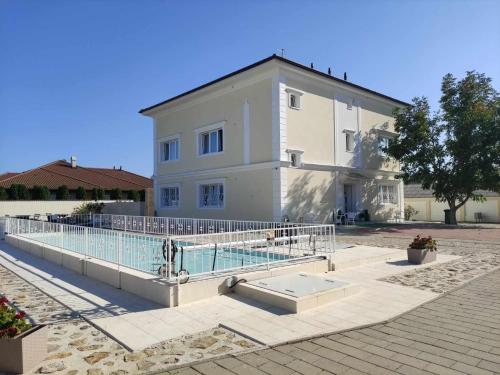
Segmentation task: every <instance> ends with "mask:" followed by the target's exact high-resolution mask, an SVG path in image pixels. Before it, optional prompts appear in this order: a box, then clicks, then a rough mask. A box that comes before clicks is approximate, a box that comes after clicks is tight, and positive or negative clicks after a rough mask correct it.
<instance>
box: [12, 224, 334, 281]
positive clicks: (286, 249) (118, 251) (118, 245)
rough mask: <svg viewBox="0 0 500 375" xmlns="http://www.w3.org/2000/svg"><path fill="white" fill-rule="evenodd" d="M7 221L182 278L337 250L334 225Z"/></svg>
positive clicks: (76, 248) (22, 230)
mask: <svg viewBox="0 0 500 375" xmlns="http://www.w3.org/2000/svg"><path fill="white" fill-rule="evenodd" d="M5 223H6V225H5V228H6V229H5V230H6V232H7V233H9V234H14V235H17V236H19V237H24V238H28V239H30V240H33V241H37V242H40V243H44V244H47V245H50V246H53V247H56V248H59V249H64V250H67V251H71V252H75V253H78V254H81V255H84V256H85V257H89V258H95V259H100V260H104V261H107V262H111V263H113V264H116V265H118V266H119V267H128V268H132V269H136V270H139V271H143V272H148V273H152V274H156V275H159V276H161V277H165V278H167V280H169V281H180V282H185V281H187V280H188V279H189V278H191V279H193V278H204V277H210V276H214V275H220V274H221V273H237V272H241V271H243V270H248V269H249V268H258V269H262V268H264V269H270V268H271V267H276V266H279V265H281V264H283V263H292V262H297V261H303V260H305V259H310V258H313V257H325V256H329V255H331V254H333V253H334V251H335V227H334V226H333V225H309V226H287V227H277V228H271V229H269V228H267V229H260V230H250V231H237V232H224V233H212V234H197V235H171V236H158V235H148V234H139V233H134V232H125V231H123V230H110V229H102V228H96V227H90V226H81V225H75V224H62V223H53V222H45V221H38V220H28V219H18V218H6V219H5Z"/></svg>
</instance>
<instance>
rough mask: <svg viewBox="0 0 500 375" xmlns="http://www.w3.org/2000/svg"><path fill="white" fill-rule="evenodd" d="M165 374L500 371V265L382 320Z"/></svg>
mask: <svg viewBox="0 0 500 375" xmlns="http://www.w3.org/2000/svg"><path fill="white" fill-rule="evenodd" d="M162 374H165V375H166V374H172V375H173V374H184V375H198V374H204V375H212V374H213V375H225V374H228V375H229V374H241V375H244V374H252V375H253V374H262V375H266V374H267V375H274V374H276V375H278V374H283V375H291V374H303V375H310V374H311V375H314V374H322V375H323V374H325V375H326V374H342V375H343V374H346V375H354V374H375V375H376V374H384V375H385V374H404V375H412V374H429V375H430V374H450V375H453V374H456V375H463V374H470V375H472V374H485V375H486V374H500V270H496V271H493V272H491V273H489V274H487V275H486V276H484V277H481V278H478V279H475V280H473V281H472V282H470V283H468V284H465V286H463V287H462V288H460V289H458V290H455V291H452V292H450V293H448V294H444V295H443V296H442V297H440V298H438V299H436V300H434V301H432V302H429V303H426V304H424V305H422V306H421V307H418V308H417V309H415V310H412V311H409V312H407V313H405V314H403V315H402V316H400V317H399V318H396V319H394V320H392V321H390V322H387V323H384V324H378V325H374V326H370V327H365V328H360V329H355V330H351V331H347V332H343V333H336V334H333V335H327V336H323V337H318V338H314V339H310V340H304V341H301V342H297V343H292V344H286V345H279V346H276V347H273V348H269V349H264V350H260V351H256V352H252V353H247V354H243V355H236V356H228V357H225V358H221V359H217V360H213V361H207V362H202V363H198V364H193V365H191V366H189V367H183V368H177V369H173V370H170V371H168V372H163V373H162Z"/></svg>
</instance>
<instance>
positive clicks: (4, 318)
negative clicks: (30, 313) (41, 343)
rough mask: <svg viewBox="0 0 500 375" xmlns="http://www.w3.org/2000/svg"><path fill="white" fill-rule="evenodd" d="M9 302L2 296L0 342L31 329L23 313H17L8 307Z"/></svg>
mask: <svg viewBox="0 0 500 375" xmlns="http://www.w3.org/2000/svg"><path fill="white" fill-rule="evenodd" d="M8 302H9V300H8V299H7V298H5V296H0V340H2V339H3V338H4V337H7V338H8V337H15V336H17V335H19V334H20V333H22V332H24V331H26V330H28V329H30V328H31V324H29V323H28V322H27V321H26V319H25V318H24V316H25V314H24V312H23V311H16V310H15V309H13V308H12V307H10V306H9V305H8Z"/></svg>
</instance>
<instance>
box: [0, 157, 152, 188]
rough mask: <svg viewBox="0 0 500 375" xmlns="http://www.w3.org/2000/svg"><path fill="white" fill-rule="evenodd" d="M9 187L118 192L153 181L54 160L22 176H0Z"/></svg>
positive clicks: (3, 184) (117, 171)
mask: <svg viewBox="0 0 500 375" xmlns="http://www.w3.org/2000/svg"><path fill="white" fill-rule="evenodd" d="M12 184H23V185H26V187H28V188H32V187H33V186H34V185H40V186H44V185H45V186H47V187H48V188H49V189H57V188H58V187H59V186H61V185H66V186H68V189H70V190H74V189H76V188H78V186H83V187H84V188H85V189H86V190H91V189H93V188H96V187H100V188H103V189H105V190H109V189H113V188H120V189H122V190H141V189H145V188H151V187H153V181H152V180H151V179H150V178H146V177H143V176H140V175H137V174H135V173H131V172H127V171H125V170H119V169H109V168H87V167H82V166H77V167H76V168H72V167H71V164H70V163H68V162H67V161H66V160H57V161H54V162H52V163H49V164H46V165H42V166H41V167H38V168H34V169H30V170H28V171H26V172H22V173H4V174H2V175H0V186H3V187H5V188H8V187H10V186H11V185H12Z"/></svg>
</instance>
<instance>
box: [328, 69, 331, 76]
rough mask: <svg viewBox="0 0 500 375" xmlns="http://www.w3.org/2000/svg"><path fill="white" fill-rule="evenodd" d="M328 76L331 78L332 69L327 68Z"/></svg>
mask: <svg viewBox="0 0 500 375" xmlns="http://www.w3.org/2000/svg"><path fill="white" fill-rule="evenodd" d="M328 75H329V76H331V75H332V68H328Z"/></svg>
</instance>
